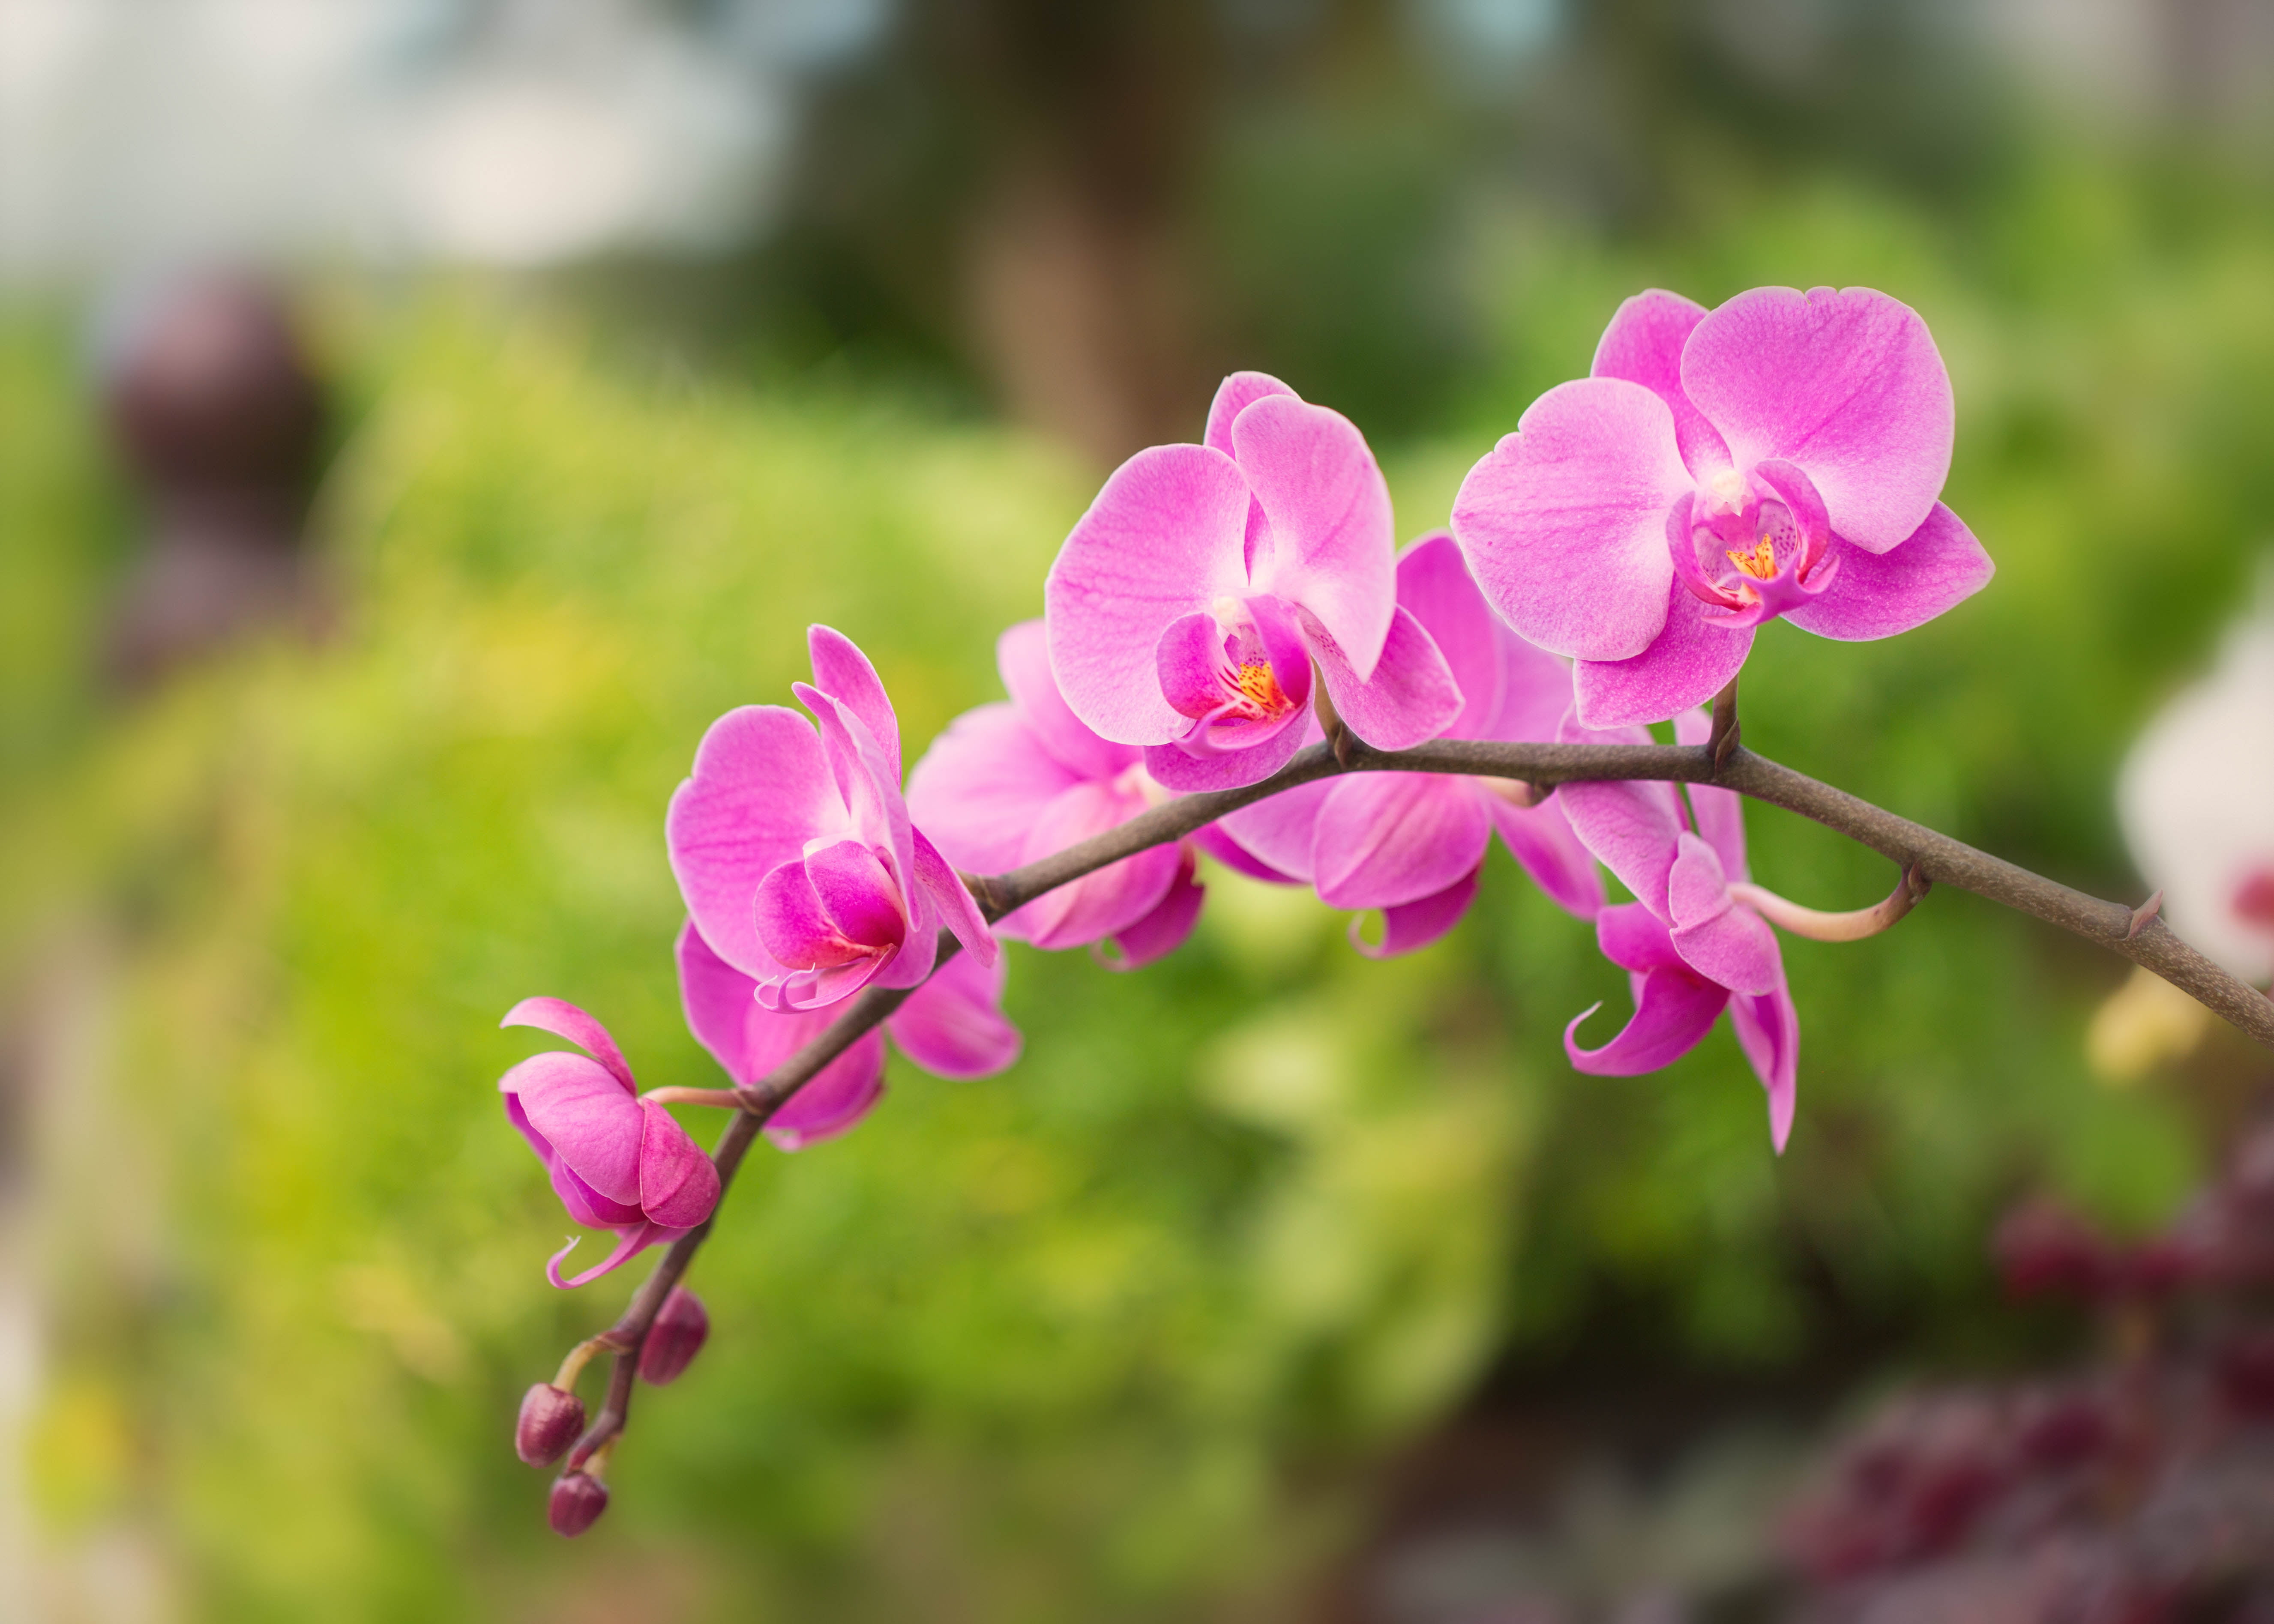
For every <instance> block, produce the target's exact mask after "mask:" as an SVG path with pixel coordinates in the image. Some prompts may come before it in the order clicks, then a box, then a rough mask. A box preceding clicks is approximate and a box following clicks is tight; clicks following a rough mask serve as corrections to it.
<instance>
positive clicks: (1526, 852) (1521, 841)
mask: <svg viewBox="0 0 2274 1624" xmlns="http://www.w3.org/2000/svg"><path fill="white" fill-rule="evenodd" d="M1480 793H1481V795H1482V797H1483V800H1484V805H1485V809H1486V810H1487V812H1489V813H1491V814H1492V820H1493V824H1494V826H1495V828H1497V829H1498V830H1499V831H1500V838H1501V841H1502V844H1503V845H1505V846H1507V847H1508V851H1509V855H1510V856H1511V857H1513V858H1515V859H1516V861H1517V863H1518V864H1519V865H1520V866H1521V867H1522V868H1523V869H1524V871H1525V873H1526V874H1528V875H1530V876H1532V883H1533V884H1535V885H1537V886H1539V887H1540V890H1541V891H1546V892H1547V897H1548V900H1550V901H1551V902H1553V903H1555V906H1557V907H1559V908H1562V910H1563V911H1564V912H1565V913H1567V914H1574V915H1576V916H1577V917H1578V918H1580V919H1593V918H1594V917H1595V915H1596V914H1597V913H1599V912H1600V910H1601V908H1602V906H1603V877H1602V876H1601V874H1600V873H1599V872H1598V871H1597V869H1596V868H1595V860H1594V858H1593V856H1592V855H1591V854H1590V853H1588V850H1587V848H1586V847H1585V846H1582V845H1581V844H1580V843H1579V837H1578V835H1577V833H1576V832H1574V831H1573V830H1572V828H1571V820H1570V818H1569V817H1567V816H1564V812H1563V807H1562V801H1561V799H1560V798H1558V797H1555V796H1551V797H1549V798H1548V799H1547V801H1543V802H1541V803H1540V805H1539V806H1536V807H1519V806H1517V805H1516V804H1515V803H1514V802H1513V801H1510V800H1509V799H1508V798H1507V797H1506V796H1504V795H1495V794H1494V793H1491V792H1490V791H1489V790H1485V791H1480Z"/></svg>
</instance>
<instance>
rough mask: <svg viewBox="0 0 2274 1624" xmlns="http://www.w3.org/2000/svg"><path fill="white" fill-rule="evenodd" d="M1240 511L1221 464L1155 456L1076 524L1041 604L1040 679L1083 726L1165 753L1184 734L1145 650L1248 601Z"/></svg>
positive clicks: (1190, 451) (1194, 453) (1239, 493)
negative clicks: (1198, 614)
mask: <svg viewBox="0 0 2274 1624" xmlns="http://www.w3.org/2000/svg"><path fill="white" fill-rule="evenodd" d="M1248 501H1249V492H1248V488H1247V481H1246V479H1245V478H1243V477H1241V475H1240V470H1239V468H1238V466H1236V465H1235V464H1234V463H1233V462H1232V461H1231V458H1230V457H1227V456H1225V455H1224V454H1223V453H1221V452H1218V451H1211V450H1209V448H1208V447H1204V446H1155V447H1151V448H1150V449H1149V450H1145V451H1141V452H1139V453H1138V454H1137V455H1135V456H1133V457H1131V458H1130V459H1129V460H1128V461H1127V462H1124V463H1123V464H1122V465H1121V466H1120V467H1119V468H1118V469H1116V470H1114V471H1113V473H1112V475H1111V477H1108V478H1107V480H1106V482H1105V488H1104V489H1103V490H1102V491H1100V492H1098V493H1097V500H1096V501H1094V502H1092V503H1091V504H1090V506H1089V511H1088V513H1085V514H1084V515H1082V516H1081V518H1080V519H1079V520H1078V521H1076V522H1075V524H1074V527H1073V532H1072V533H1071V534H1070V535H1068V536H1067V537H1066V539H1065V545H1064V546H1062V547H1061V548H1059V549H1058V559H1057V561H1056V562H1054V563H1053V564H1051V566H1050V577H1049V579H1048V580H1047V581H1045V582H1044V583H1043V607H1044V610H1045V612H1046V613H1045V616H1044V619H1045V625H1046V629H1047V633H1048V638H1049V643H1050V670H1051V672H1052V673H1054V674H1055V675H1056V677H1057V678H1058V691H1059V692H1060V693H1061V694H1063V695H1065V701H1066V704H1067V705H1068V707H1069V708H1071V709H1072V710H1073V713H1074V715H1075V716H1077V717H1079V718H1081V721H1082V723H1083V725H1084V726H1088V727H1090V728H1092V729H1094V730H1095V731H1096V732H1097V733H1101V734H1103V736H1104V737H1106V738H1108V739H1111V740H1114V741H1117V742H1119V743H1122V744H1166V743H1168V742H1169V741H1170V740H1171V739H1174V738H1176V737H1177V736H1178V734H1179V733H1183V732H1184V730H1185V728H1186V726H1188V725H1189V724H1188V722H1187V720H1186V718H1183V717H1181V716H1179V715H1178V713H1177V712H1176V711H1174V710H1173V709H1171V707H1170V705H1169V703H1168V702H1167V701H1166V700H1164V699H1163V698H1162V697H1161V690H1160V685H1159V683H1158V682H1157V681H1156V680H1155V676H1154V663H1153V652H1154V649H1155V646H1156V644H1158V643H1159V642H1160V641H1161V634H1162V633H1163V632H1164V631H1166V630H1167V629H1168V628H1169V623H1170V622H1171V621H1172V620H1176V619H1177V618H1178V616H1180V615H1186V614H1190V613H1193V612H1194V611H1196V610H1205V609H1206V608H1208V607H1209V605H1211V604H1213V603H1214V602H1215V601H1216V599H1217V598H1224V597H1236V596H1239V594H1241V593H1244V592H1245V591H1246V590H1247V567H1246V559H1245V556H1244V549H1245V546H1246V530H1247V508H1248Z"/></svg>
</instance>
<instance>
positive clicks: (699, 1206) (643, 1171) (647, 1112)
mask: <svg viewBox="0 0 2274 1624" xmlns="http://www.w3.org/2000/svg"><path fill="white" fill-rule="evenodd" d="M640 1115H641V1116H642V1117H643V1118H644V1124H643V1126H642V1131H641V1134H640V1153H639V1192H640V1206H641V1207H642V1208H643V1209H644V1211H645V1212H646V1214H647V1215H648V1221H649V1222H651V1223H659V1224H662V1225H664V1226H665V1227H666V1228H668V1229H693V1228H694V1227H695V1226H696V1225H697V1224H698V1223H701V1222H703V1221H704V1219H705V1218H708V1217H709V1216H710V1215H711V1209H712V1207H716V1206H718V1205H719V1169H717V1168H715V1167H713V1166H712V1164H711V1158H710V1157H708V1156H706V1155H704V1154H703V1151H702V1149H701V1147H699V1146H697V1144H696V1143H695V1141H694V1140H693V1139H689V1138H688V1137H687V1130H686V1129H684V1128H682V1127H681V1126H680V1125H679V1124H678V1123H677V1122H675V1121H674V1120H673V1119H672V1115H671V1113H670V1112H669V1111H667V1110H666V1109H664V1108H663V1107H662V1106H660V1105H659V1104H657V1103H656V1102H655V1101H652V1100H643V1101H640Z"/></svg>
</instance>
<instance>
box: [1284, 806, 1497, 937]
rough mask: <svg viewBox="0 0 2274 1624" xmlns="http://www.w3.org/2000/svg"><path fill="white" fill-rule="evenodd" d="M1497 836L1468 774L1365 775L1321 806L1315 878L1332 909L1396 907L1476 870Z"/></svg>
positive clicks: (1314, 842) (1322, 897) (1314, 857)
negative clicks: (1456, 776) (1469, 781)
mask: <svg viewBox="0 0 2274 1624" xmlns="http://www.w3.org/2000/svg"><path fill="white" fill-rule="evenodd" d="M1491 839H1492V816H1491V815H1490V814H1489V813H1487V811H1486V810H1485V808H1484V804H1483V802H1482V801H1480V800H1479V799H1478V797H1477V794H1476V793H1475V791H1474V789H1473V788H1472V786H1470V785H1469V784H1468V782H1467V781H1466V780H1465V779H1462V778H1450V777H1446V776H1443V775H1441V774H1438V773H1431V772H1361V773H1358V774H1355V775H1353V776H1352V777H1350V778H1344V779H1343V780H1342V781H1341V782H1340V783H1338V784H1337V785H1336V786H1334V790H1333V793H1330V794H1329V795H1328V796H1327V798H1326V801H1325V802H1324V804H1323V805H1321V808H1319V821H1318V828H1317V831H1316V833H1315V834H1314V837H1313V838H1312V845H1311V853H1312V865H1313V866H1312V871H1311V877H1312V881H1313V883H1314V885H1315V886H1316V887H1317V889H1318V892H1319V900H1320V901H1321V902H1323V903H1325V904H1326V905H1327V906H1329V907H1335V908H1383V907H1395V906H1397V905H1399V904H1400V903H1406V902H1417V901H1419V900H1420V898H1424V897H1430V896H1434V895H1435V894H1436V893H1437V892H1439V891H1443V890H1445V889H1446V888H1447V887H1448V886H1450V885H1453V884H1455V883H1457V882H1458V881H1459V880H1460V878H1461V876H1464V875H1466V874H1470V873H1472V872H1473V871H1474V870H1475V868H1476V867H1477V865H1478V864H1479V863H1480V862H1482V861H1484V854H1485V846H1487V844H1488V843H1489V842H1490V841H1491Z"/></svg>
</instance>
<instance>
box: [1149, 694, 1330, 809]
mask: <svg viewBox="0 0 2274 1624" xmlns="http://www.w3.org/2000/svg"><path fill="white" fill-rule="evenodd" d="M1306 720H1308V718H1306V717H1305V716H1303V715H1302V713H1300V712H1292V713H1291V714H1290V715H1289V716H1288V717H1287V718H1286V719H1285V720H1284V722H1283V723H1282V724H1281V725H1280V726H1277V727H1276V728H1274V729H1273V730H1272V732H1271V733H1269V734H1267V735H1266V736H1265V737H1264V739H1263V741H1262V742H1261V743H1260V744H1254V745H1250V746H1249V747H1248V748H1246V749H1241V750H1226V751H1224V752H1223V753H1221V754H1219V755H1215V756H1193V755H1190V754H1188V753H1186V750H1185V749H1184V748H1183V747H1181V746H1179V745H1174V744H1151V745H1147V746H1146V747H1145V771H1147V772H1148V773H1150V774H1151V775H1152V777H1153V781H1154V782H1155V783H1156V784H1158V785H1159V786H1161V787H1162V788H1163V789H1170V790H1174V791H1176V792H1177V793H1178V794H1181V795H1191V794H1200V793H1205V792H1207V791H1209V790H1214V789H1239V788H1241V787H1242V786H1246V785H1249V784H1261V782H1263V780H1264V779H1266V778H1269V777H1270V776H1271V775H1272V774H1273V773H1275V772H1276V771H1279V769H1280V768H1282V767H1284V766H1285V765H1286V764H1287V763H1288V761H1289V759H1290V758H1291V757H1292V756H1293V755H1294V754H1295V752H1296V751H1297V750H1299V749H1300V748H1302V746H1303V732H1304V730H1303V726H1302V724H1303V722H1304V721H1306Z"/></svg>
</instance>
